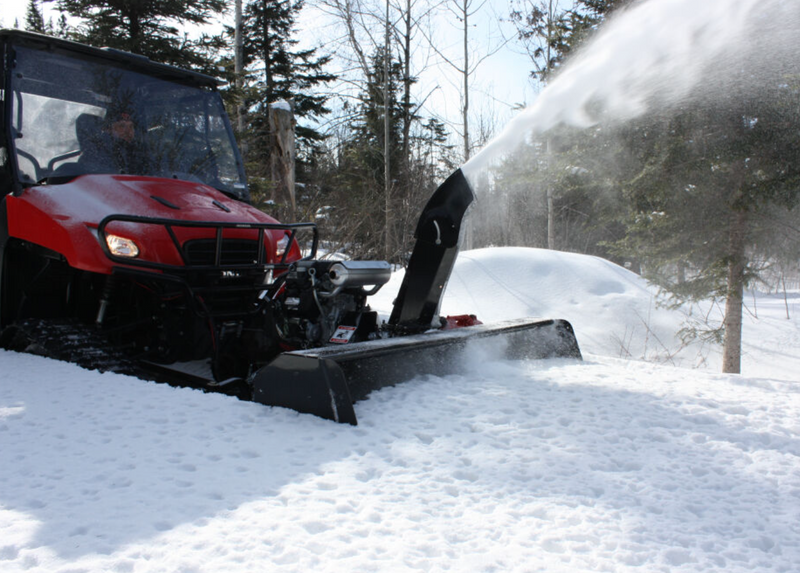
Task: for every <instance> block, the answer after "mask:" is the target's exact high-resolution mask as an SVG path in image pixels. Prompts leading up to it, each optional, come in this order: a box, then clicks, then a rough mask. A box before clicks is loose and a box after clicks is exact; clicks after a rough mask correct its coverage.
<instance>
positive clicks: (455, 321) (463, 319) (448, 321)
mask: <svg viewBox="0 0 800 573" xmlns="http://www.w3.org/2000/svg"><path fill="white" fill-rule="evenodd" d="M477 324H483V323H482V322H481V321H480V320H478V317H477V316H475V315H474V314H457V315H455V316H448V317H447V318H445V325H444V326H443V327H442V330H452V329H454V328H463V327H465V326H475V325H477Z"/></svg>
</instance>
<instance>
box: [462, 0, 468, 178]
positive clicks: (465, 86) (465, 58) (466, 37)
mask: <svg viewBox="0 0 800 573" xmlns="http://www.w3.org/2000/svg"><path fill="white" fill-rule="evenodd" d="M463 16H464V109H463V110H462V114H463V121H464V163H466V162H467V161H469V24H468V18H469V10H468V8H467V0H464V12H463Z"/></svg>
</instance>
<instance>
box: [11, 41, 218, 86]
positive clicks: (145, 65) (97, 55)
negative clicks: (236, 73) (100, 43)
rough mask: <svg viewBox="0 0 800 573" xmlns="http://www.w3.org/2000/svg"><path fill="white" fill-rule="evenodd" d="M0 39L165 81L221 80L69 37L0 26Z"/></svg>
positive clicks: (215, 82)
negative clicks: (69, 38)
mask: <svg viewBox="0 0 800 573" xmlns="http://www.w3.org/2000/svg"><path fill="white" fill-rule="evenodd" d="M0 42H2V43H4V44H5V43H11V44H14V45H19V46H25V47H28V48H31V49H36V50H46V51H56V52H64V53H69V54H73V55H76V56H83V57H86V58H88V59H97V60H101V61H103V62H104V63H108V64H113V65H115V66H117V67H123V68H126V69H129V70H132V71H136V72H140V73H144V74H147V75H149V76H154V77H158V78H160V79H164V80H167V81H177V82H181V83H187V84H191V85H195V86H198V87H207V88H216V87H217V86H218V85H219V84H220V83H221V82H220V81H219V80H217V79H216V78H213V77H211V76H208V75H206V74H201V73H199V72H193V71H190V70H185V69H182V68H178V67H175V66H170V65H167V64H160V63H157V62H154V61H152V60H150V58H148V57H146V56H141V55H139V54H133V53H131V52H125V51H123V50H117V49H115V48H95V47H93V46H88V45H86V44H81V43H79V42H73V41H72V40H65V39H63V38H56V37H54V36H47V35H44V34H38V33H35V32H27V31H23V30H15V29H0Z"/></svg>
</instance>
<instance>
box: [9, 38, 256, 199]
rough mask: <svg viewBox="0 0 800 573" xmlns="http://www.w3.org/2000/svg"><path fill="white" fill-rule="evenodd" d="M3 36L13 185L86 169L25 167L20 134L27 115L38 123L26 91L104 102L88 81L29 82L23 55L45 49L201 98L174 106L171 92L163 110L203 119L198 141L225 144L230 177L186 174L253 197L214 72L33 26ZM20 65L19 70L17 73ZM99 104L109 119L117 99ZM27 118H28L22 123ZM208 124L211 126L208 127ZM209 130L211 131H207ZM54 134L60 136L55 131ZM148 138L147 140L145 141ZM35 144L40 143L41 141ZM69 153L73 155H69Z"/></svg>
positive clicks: (67, 101) (89, 68) (209, 147)
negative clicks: (62, 84) (66, 84)
mask: <svg viewBox="0 0 800 573" xmlns="http://www.w3.org/2000/svg"><path fill="white" fill-rule="evenodd" d="M0 40H2V44H3V47H4V52H5V58H4V62H3V65H4V69H5V71H6V73H4V80H5V81H4V84H5V85H3V86H2V89H3V94H4V100H5V101H4V102H3V103H4V105H3V108H4V109H3V112H4V113H3V116H4V117H3V118H2V119H0V125H2V128H3V138H4V139H6V142H5V145H4V147H5V148H6V149H7V156H8V159H7V167H8V168H10V171H11V174H12V178H13V186H14V188H15V189H16V190H22V189H24V188H27V187H31V186H35V185H37V184H41V183H47V184H51V185H52V184H58V183H64V182H66V181H69V180H71V179H73V178H74V177H76V176H78V175H81V174H83V173H79V172H75V173H67V174H66V176H64V177H53V175H56V174H55V173H53V171H54V169H52V165H51V164H52V161H50V162H49V163H48V168H47V169H45V168H44V165H40V162H39V161H38V158H37V160H36V164H35V165H33V164H31V165H33V167H34V168H35V169H33V168H29V169H27V171H26V170H25V169H24V168H22V167H21V165H20V158H21V157H22V158H24V157H25V153H27V152H26V150H25V148H24V147H23V146H22V145H19V146H18V140H20V141H23V140H24V136H25V131H26V124H25V121H26V119H27V121H28V122H30V123H35V122H34V121H33V119H32V118H26V115H25V112H26V110H25V106H24V105H23V106H21V105H20V104H21V102H22V99H23V97H28V98H33V97H39V98H40V99H42V100H46V99H47V98H49V99H48V100H47V102H45V103H49V102H56V103H62V104H64V105H65V106H66V105H82V104H85V103H87V102H85V101H82V98H84V96H88V95H91V96H93V97H94V98H95V99H96V100H97V101H98V102H102V101H103V98H104V92H96V93H95V92H94V91H93V89H92V88H88V87H87V88H86V89H85V93H84V94H81V95H80V96H78V95H76V93H77V92H76V91H75V89H74V86H73V87H72V88H65V90H64V93H59V92H58V91H57V89H56V91H54V92H53V91H49V90H51V89H52V88H53V87H54V86H55V84H56V82H57V81H58V80H56V81H54V82H53V84H52V85H50V86H47V85H45V82H42V83H41V84H40V87H41V91H40V92H39V94H38V96H37V95H36V94H35V93H34V92H35V91H36V90H38V89H39V88H35V89H34V88H31V87H30V86H26V85H25V81H26V79H27V80H28V81H29V82H30V84H31V85H33V83H35V82H36V76H35V74H34V75H33V76H29V77H28V78H23V76H22V75H21V72H20V71H19V65H18V60H19V59H20V56H22V60H23V62H24V59H25V58H26V57H27V58H28V60H29V62H33V63H35V62H36V61H37V60H36V58H37V57H38V55H39V53H41V54H42V61H43V62H45V61H46V60H48V59H49V60H50V62H49V65H52V62H53V61H54V60H56V59H59V58H66V60H64V61H65V62H68V63H70V64H72V65H74V66H76V67H79V68H81V69H82V70H83V71H84V72H85V73H93V72H94V70H101V72H98V75H99V76H102V75H104V74H106V75H110V74H111V73H113V74H115V75H118V76H119V77H120V78H123V79H125V81H126V82H127V83H128V84H131V85H133V84H135V82H136V80H139V83H144V81H146V82H147V83H148V85H149V86H150V87H151V88H153V89H156V88H159V87H161V88H163V90H164V93H165V94H168V96H169V97H172V93H173V92H174V93H175V94H179V95H184V96H185V98H189V99H193V100H195V101H196V102H197V107H196V109H194V110H185V109H184V110H172V109H171V108H170V102H169V101H167V99H166V96H165V99H164V102H165V103H166V105H163V107H162V108H161V110H162V112H172V111H174V112H175V114H176V115H177V114H179V113H183V114H184V116H185V117H187V118H189V119H188V120H184V122H183V124H186V122H187V121H188V122H189V124H191V123H192V122H195V123H197V129H196V130H193V131H198V133H197V134H196V135H198V136H204V137H205V139H204V140H203V141H202V142H201V143H199V144H197V149H200V148H202V149H205V153H207V154H209V155H213V151H214V150H215V149H218V150H220V151H221V152H222V155H223V156H224V157H223V159H224V174H225V177H222V176H217V177H215V178H214V179H213V181H211V180H209V179H210V178H209V177H206V178H202V177H186V179H187V180H190V181H191V180H197V181H198V182H202V183H205V184H210V185H211V186H212V187H215V188H218V189H219V190H220V191H223V192H225V193H227V194H229V195H231V196H233V197H235V198H237V199H239V200H242V201H245V202H249V200H250V197H249V192H248V189H247V184H246V178H245V173H244V164H243V161H242V158H241V155H240V153H239V149H238V147H237V145H236V140H235V137H234V133H233V129H232V126H231V124H230V121H229V119H228V116H227V113H226V112H225V107H224V104H223V102H222V98H221V96H220V94H219V92H218V90H217V89H216V87H217V84H218V82H217V80H215V79H214V78H211V77H210V76H205V75H203V74H199V73H196V72H190V71H187V70H181V69H179V68H174V67H172V66H166V65H163V64H156V63H154V62H151V61H150V60H148V59H147V58H145V57H142V56H136V55H134V54H129V53H126V52H120V51H117V50H109V49H99V48H92V47H90V46H84V45H82V44H77V43H75V42H71V41H67V40H61V39H57V38H51V37H48V36H42V35H39V34H32V33H29V32H19V31H9V30H3V31H1V32H0ZM84 63H88V65H84ZM24 66H25V64H24V63H23V64H22V67H23V68H24ZM15 69H16V70H17V71H16V73H13V72H14V70H15ZM31 69H33V68H31ZM133 74H138V75H133ZM70 89H72V93H68V92H69V90H70ZM48 92H49V93H48ZM105 99H106V100H108V99H109V98H108V97H106V98H105ZM148 104H149V102H148V100H144V99H143V100H141V101H137V105H141V106H142V107H143V108H150V107H151V106H149V105H148ZM98 105H101V106H102V105H106V109H105V110H102V109H101V107H97V108H96V109H94V110H92V112H93V114H94V115H97V116H98V117H97V118H96V119H98V120H100V119H103V111H104V112H105V113H106V114H109V113H110V110H111V104H109V103H105V104H103V103H101V104H98ZM195 111H196V112H197V115H195V116H192V115H191V114H192V113H193V112H195ZM21 120H22V122H23V123H21V124H20V121H21ZM211 124H213V130H214V139H213V141H212V139H211V138H209V136H208V131H209V125H211ZM20 125H21V127H22V129H21V130H19V131H17V129H16V127H15V126H20ZM202 125H204V126H205V127H202ZM75 129H76V128H75V127H74V125H73V127H72V130H73V133H72V134H71V136H72V137H73V140H74V139H75V137H76V136H75V134H74V132H75ZM40 131H41V132H46V130H43V129H41V128H40ZM62 131H63V130H62ZM150 131H152V129H147V127H146V126H144V127H143V128H142V133H148V132H150ZM203 131H205V133H203ZM164 133H165V136H164V137H162V138H161V141H160V143H161V144H162V146H163V145H165V144H170V143H171V144H172V145H173V147H174V148H175V149H178V150H180V152H183V151H184V147H185V146H183V144H181V143H179V142H180V141H183V140H181V139H179V138H178V137H173V138H172V139H170V138H169V136H168V135H167V131H166V130H165V131H164ZM148 137H149V135H148ZM181 137H182V136H181ZM61 138H62V139H63V138H64V135H63V133H62V134H61ZM53 139H55V136H54V137H53ZM29 141H30V140H29ZM26 143H27V142H26ZM145 143H146V142H145ZM145 143H143V145H144V144H145ZM32 145H33V146H34V147H35V144H32ZM215 145H216V147H215ZM20 148H21V149H20ZM190 149H191V148H190ZM71 153H74V155H72V157H80V155H81V153H80V152H79V151H78V150H76V151H74V152H71ZM28 155H30V154H28ZM65 155H67V154H65ZM45 158H46V157H45ZM65 159H69V157H67V158H65ZM25 161H26V162H27V163H31V162H30V159H25ZM214 167H215V169H217V170H218V171H217V174H218V173H219V172H221V169H218V168H217V166H216V165H215V166H214ZM169 169H170V170H173V169H175V168H174V167H173V166H170V168H169ZM75 170H78V168H75V169H74V170H73V171H75ZM30 171H35V172H36V175H35V176H34V177H32V176H31V173H29V172H30ZM62 171H63V170H62ZM91 172H95V173H98V172H107V171H86V173H91ZM119 172H120V171H117V173H119ZM112 174H113V173H112ZM130 174H132V175H139V176H168V177H171V178H178V179H183V178H184V177H183V176H184V175H193V174H194V173H188V172H187V173H184V172H178V171H175V172H171V171H170V173H169V174H168V175H166V174H162V173H154V172H150V171H148V170H144V171H143V172H140V173H134V172H130ZM33 179H37V180H38V181H34V180H33Z"/></svg>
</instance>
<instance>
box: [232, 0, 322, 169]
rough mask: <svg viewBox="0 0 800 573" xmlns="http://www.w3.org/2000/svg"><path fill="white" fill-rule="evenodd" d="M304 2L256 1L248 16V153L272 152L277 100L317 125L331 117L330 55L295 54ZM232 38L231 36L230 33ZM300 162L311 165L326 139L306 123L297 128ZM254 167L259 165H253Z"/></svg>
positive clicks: (247, 10)
mask: <svg viewBox="0 0 800 573" xmlns="http://www.w3.org/2000/svg"><path fill="white" fill-rule="evenodd" d="M302 8H303V0H298V1H296V2H291V1H289V2H281V1H278V0H256V1H254V2H251V3H249V4H248V5H247V6H246V8H245V11H244V24H243V30H242V32H243V37H244V54H243V56H244V65H245V69H246V70H247V81H246V87H245V90H244V91H245V93H244V94H242V95H241V97H243V99H244V105H245V108H246V109H247V110H248V113H249V116H248V124H249V126H250V129H249V133H248V135H247V142H248V148H252V149H253V151H254V152H255V155H259V154H260V155H263V154H264V153H269V149H268V144H267V140H268V132H269V128H268V108H269V106H270V105H271V104H274V103H276V102H278V101H281V100H283V101H286V102H288V103H291V105H292V110H293V112H294V115H295V117H297V118H300V119H307V120H312V121H313V120H316V119H318V118H319V117H321V116H323V115H325V114H327V113H329V111H330V110H329V109H328V108H327V107H326V104H327V99H328V98H327V96H326V95H324V94H321V93H319V92H318V91H317V90H318V89H319V87H320V86H321V85H323V84H325V83H327V82H330V81H332V80H334V79H335V76H334V75H333V74H330V73H328V72H326V71H325V67H326V66H327V65H328V64H329V62H330V56H318V55H317V49H316V48H312V49H306V50H294V48H295V47H296V46H297V44H298V43H299V42H298V40H297V39H295V38H293V37H292V36H293V35H294V34H295V21H296V18H297V16H298V15H299V13H300V11H301V10H302ZM228 35H230V36H231V37H232V35H233V31H232V30H230V29H229V30H228ZM296 136H297V140H298V157H299V158H300V163H301V164H302V163H303V161H313V157H314V155H315V153H317V152H319V148H318V147H317V146H318V144H319V142H320V141H322V139H323V135H322V134H321V133H320V132H319V131H318V130H316V129H315V128H314V127H312V126H311V125H309V124H308V123H299V124H298V125H297V126H296ZM254 167H255V166H254Z"/></svg>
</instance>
